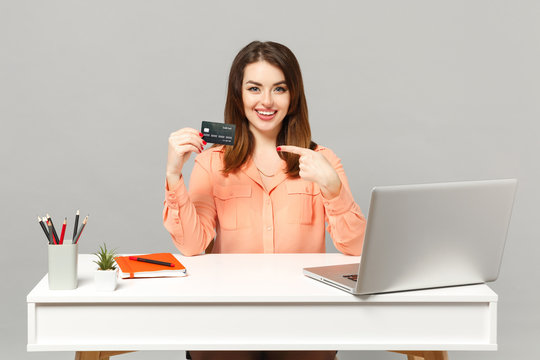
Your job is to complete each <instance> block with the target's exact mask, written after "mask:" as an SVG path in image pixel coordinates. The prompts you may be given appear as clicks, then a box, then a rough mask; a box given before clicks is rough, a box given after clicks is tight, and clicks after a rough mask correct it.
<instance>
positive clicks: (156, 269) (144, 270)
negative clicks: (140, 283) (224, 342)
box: [114, 253, 186, 279]
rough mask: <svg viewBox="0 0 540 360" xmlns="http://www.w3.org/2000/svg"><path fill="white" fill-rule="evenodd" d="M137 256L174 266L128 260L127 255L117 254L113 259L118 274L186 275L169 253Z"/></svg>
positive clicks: (129, 275) (125, 275)
mask: <svg viewBox="0 0 540 360" xmlns="http://www.w3.org/2000/svg"><path fill="white" fill-rule="evenodd" d="M137 256H138V257H141V258H146V259H152V260H158V261H164V262H168V263H172V264H174V267H168V266H163V265H156V264H150V263H147V262H142V261H137V260H130V259H129V256H117V257H115V258H114V259H115V260H116V264H118V267H119V275H120V277H121V278H123V279H125V278H144V277H162V276H186V268H185V267H184V265H182V264H181V263H180V261H178V259H177V258H175V257H174V255H173V254H171V253H159V254H146V255H137Z"/></svg>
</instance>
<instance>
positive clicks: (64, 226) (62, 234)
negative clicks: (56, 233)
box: [60, 218, 67, 245]
mask: <svg viewBox="0 0 540 360" xmlns="http://www.w3.org/2000/svg"><path fill="white" fill-rule="evenodd" d="M66 225H67V218H64V223H63V224H62V233H61V234H60V245H62V244H63V243H64V235H65V234H66Z"/></svg>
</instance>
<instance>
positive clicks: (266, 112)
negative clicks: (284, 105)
mask: <svg viewBox="0 0 540 360" xmlns="http://www.w3.org/2000/svg"><path fill="white" fill-rule="evenodd" d="M255 111H256V112H258V113H259V114H261V115H266V116H269V115H274V114H275V113H276V112H275V111H259V110H255Z"/></svg>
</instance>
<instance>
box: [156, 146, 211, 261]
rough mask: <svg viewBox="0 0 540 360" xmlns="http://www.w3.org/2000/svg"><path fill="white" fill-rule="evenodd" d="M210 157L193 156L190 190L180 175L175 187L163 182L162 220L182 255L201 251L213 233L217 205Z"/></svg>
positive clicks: (208, 242) (206, 245)
mask: <svg viewBox="0 0 540 360" xmlns="http://www.w3.org/2000/svg"><path fill="white" fill-rule="evenodd" d="M203 154H204V153H203ZM209 161H210V156H204V157H202V158H201V156H200V155H199V156H198V157H197V158H196V159H195V165H194V167H193V171H192V172H191V178H190V183H189V193H188V191H187V189H186V186H185V184H184V177H183V176H182V177H181V178H180V182H179V183H178V184H176V186H175V187H174V188H172V189H169V188H168V185H167V186H166V190H165V201H164V208H163V224H164V226H165V228H166V229H167V230H168V231H169V233H170V234H171V237H172V240H173V242H174V244H175V246H176V247H177V248H178V250H180V252H181V253H182V254H183V255H185V256H192V255H197V254H201V253H202V252H203V251H204V250H205V249H206V248H207V247H208V245H209V244H210V242H211V241H212V239H214V237H215V235H216V231H215V226H216V207H215V204H214V199H213V196H212V181H211V174H210V163H209Z"/></svg>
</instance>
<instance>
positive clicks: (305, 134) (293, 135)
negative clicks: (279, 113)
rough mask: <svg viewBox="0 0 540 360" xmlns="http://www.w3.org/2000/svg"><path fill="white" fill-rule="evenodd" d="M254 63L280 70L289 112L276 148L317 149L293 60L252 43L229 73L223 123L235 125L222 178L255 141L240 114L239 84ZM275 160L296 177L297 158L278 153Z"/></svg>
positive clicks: (281, 49) (277, 47)
mask: <svg viewBox="0 0 540 360" xmlns="http://www.w3.org/2000/svg"><path fill="white" fill-rule="evenodd" d="M257 61H266V62H268V63H270V64H272V65H274V66H277V67H278V68H280V69H281V71H283V74H284V75H285V82H286V83H287V87H288V89H289V93H290V105H289V111H288V113H287V115H286V116H285V118H284V119H283V122H282V124H281V130H280V132H279V134H278V136H277V144H276V145H294V146H299V147H303V148H309V149H312V150H313V149H315V147H316V146H317V144H315V143H314V142H313V141H311V129H310V127H309V121H308V109H307V103H306V97H305V95H304V83H303V81H302V73H301V72H300V65H299V64H298V61H297V60H296V57H295V56H294V54H293V53H292V51H291V50H289V48H288V47H286V46H285V45H281V44H278V43H275V42H271V41H267V42H261V41H253V42H252V43H250V44H248V45H247V46H246V47H244V48H243V49H242V50H240V52H239V53H238V55H236V57H235V59H234V61H233V63H232V65H231V71H230V73H229V85H228V89H227V101H226V103H225V123H226V124H234V125H236V133H235V145H234V146H225V156H224V163H225V164H224V168H223V172H224V173H226V174H228V173H230V172H235V171H237V170H238V169H240V167H241V166H242V165H244V164H245V163H246V162H247V161H248V160H249V159H250V158H251V155H252V154H253V150H254V141H255V139H254V138H253V134H252V133H251V132H250V131H249V122H248V120H247V118H246V114H245V112H244V102H243V100H242V81H243V79H244V69H245V68H246V66H247V65H249V64H252V63H254V62H257ZM279 156H280V157H281V158H282V159H283V160H285V161H286V163H287V171H286V172H287V174H288V175H289V176H290V177H298V173H299V172H300V169H299V167H298V158H299V156H298V155H296V154H291V153H280V154H279Z"/></svg>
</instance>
